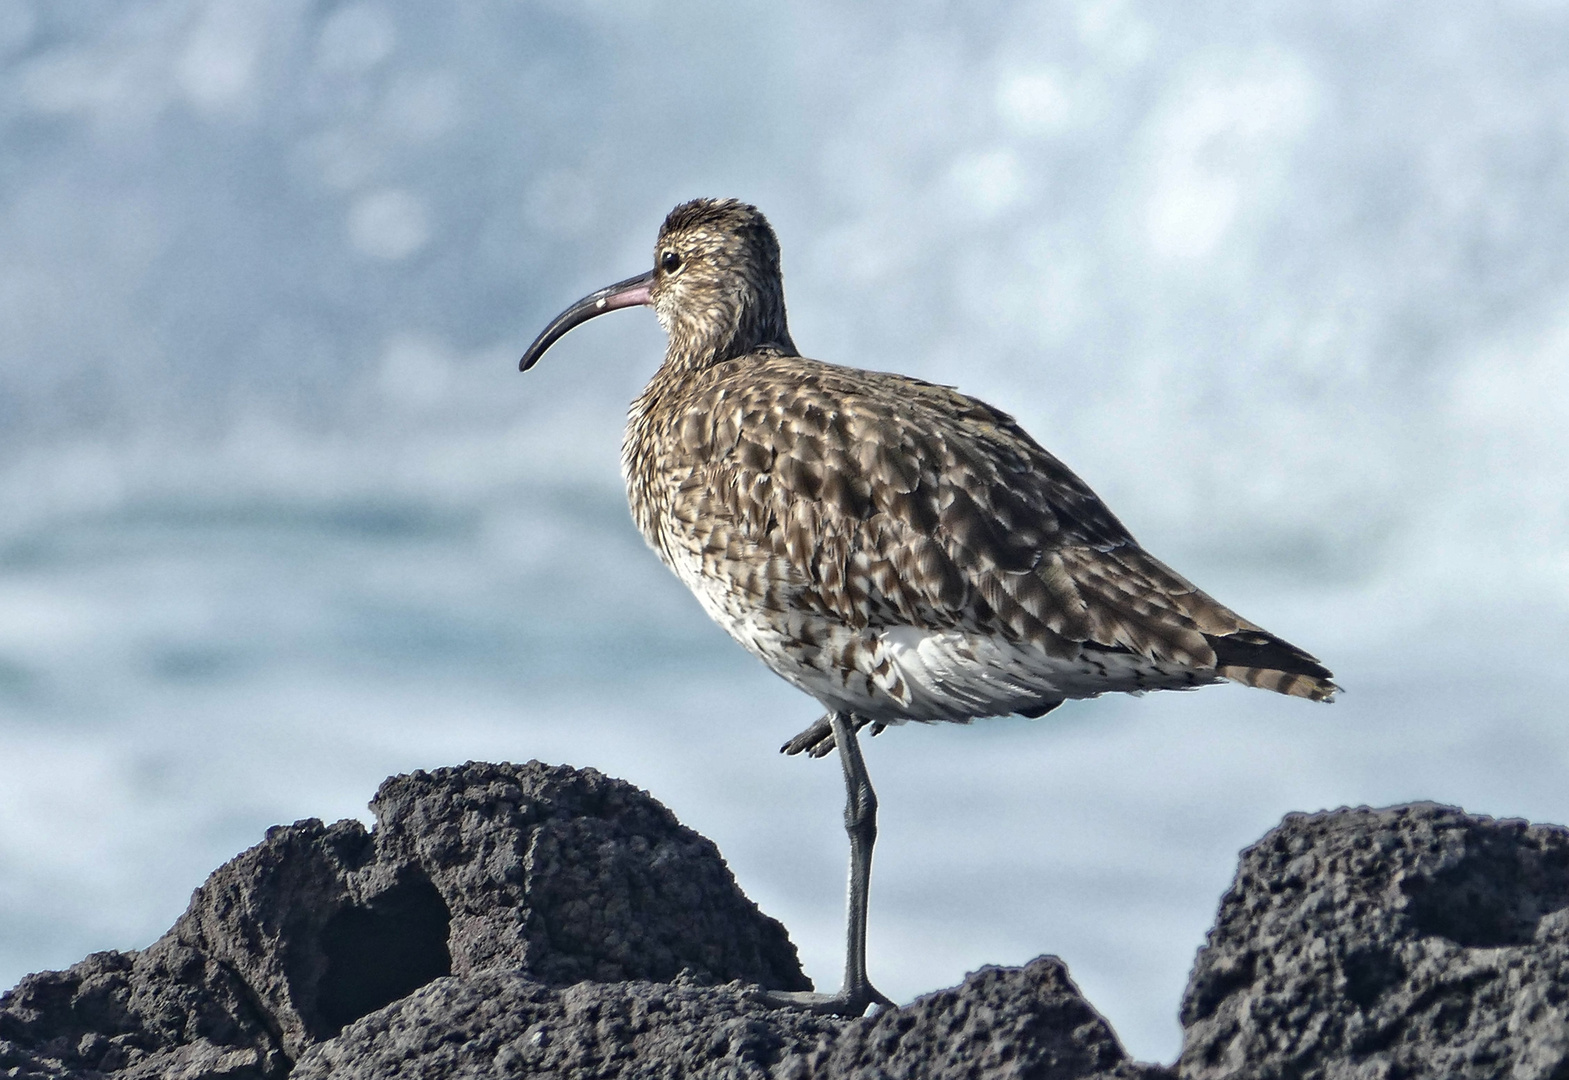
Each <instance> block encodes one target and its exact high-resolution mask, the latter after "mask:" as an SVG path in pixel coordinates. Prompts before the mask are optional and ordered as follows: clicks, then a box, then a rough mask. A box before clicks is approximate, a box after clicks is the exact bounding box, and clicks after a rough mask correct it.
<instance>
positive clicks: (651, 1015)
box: [293, 957, 1172, 1080]
mask: <svg viewBox="0 0 1569 1080" xmlns="http://www.w3.org/2000/svg"><path fill="white" fill-rule="evenodd" d="M1171 1075H1172V1074H1171V1073H1170V1072H1169V1071H1167V1070H1164V1069H1160V1068H1157V1067H1154V1066H1142V1065H1134V1064H1132V1063H1130V1062H1129V1061H1128V1057H1127V1054H1126V1052H1125V1051H1123V1049H1122V1047H1121V1046H1120V1045H1119V1044H1118V1042H1117V1039H1116V1036H1114V1035H1113V1034H1112V1032H1111V1028H1110V1027H1109V1026H1108V1025H1107V1023H1106V1021H1105V1020H1104V1019H1103V1018H1102V1017H1101V1016H1100V1015H1099V1014H1098V1013H1096V1012H1095V1010H1094V1009H1092V1008H1091V1007H1090V1005H1089V1003H1088V1002H1087V1001H1085V1000H1084V998H1083V996H1081V995H1080V994H1079V991H1078V988H1077V987H1076V986H1074V985H1073V983H1072V981H1071V980H1069V978H1068V973H1067V968H1066V967H1065V966H1064V965H1063V963H1062V961H1060V960H1057V959H1056V958H1054V957H1043V958H1041V959H1039V960H1036V961H1034V962H1032V963H1030V964H1028V965H1026V966H1025V967H1022V968H986V969H984V970H982V971H980V972H977V973H976V974H974V975H971V976H970V977H969V978H968V979H966V980H965V981H964V984H963V985H962V986H959V987H956V988H954V989H952V990H943V991H940V992H938V993H936V994H931V995H929V996H927V997H924V998H920V999H918V1000H917V1001H915V1002H913V1003H911V1004H910V1005H907V1006H905V1007H904V1008H902V1009H896V1010H890V1011H888V1012H884V1013H882V1014H880V1015H878V1016H876V1017H872V1018H867V1019H863V1020H852V1021H845V1020H838V1019H833V1018H829V1017H817V1016H811V1015H808V1014H805V1013H801V1012H795V1011H791V1010H780V1009H769V1008H766V1007H764V1006H762V1005H760V1004H758V1003H757V1002H756V1001H755V1000H752V999H751V998H750V997H749V996H748V994H747V993H746V990H745V988H744V987H742V986H740V985H739V984H732V985H730V986H724V987H707V986H700V985H696V984H694V983H692V982H690V981H688V980H681V981H678V982H677V983H674V984H671V983H649V982H623V983H579V984H578V985H576V986H571V987H566V988H555V987H547V986H544V985H542V984H540V983H537V982H534V981H531V980H529V979H527V978H525V977H523V976H522V975H520V974H518V973H517V972H514V971H488V972H480V973H476V974H475V975H474V976H472V977H471V978H469V979H457V978H447V979H438V980H436V981H435V982H433V983H431V984H430V985H429V986H426V987H424V988H423V989H421V990H420V991H419V992H418V993H415V994H413V995H411V996H410V997H407V998H404V999H403V1000H402V1001H399V1002H396V1003H395V1004H393V1005H390V1006H388V1007H387V1008H385V1009H382V1010H380V1011H378V1012H375V1013H372V1014H371V1015H369V1016H366V1017H365V1018H363V1019H362V1020H360V1021H358V1022H357V1023H355V1024H354V1025H352V1026H351V1027H349V1028H347V1029H345V1030H344V1031H343V1033H342V1034H341V1035H339V1036H338V1037H337V1038H334V1039H330V1040H328V1041H326V1042H324V1043H322V1044H321V1045H319V1046H317V1047H316V1048H314V1049H313V1050H311V1051H309V1052H308V1053H307V1054H306V1055H305V1056H304V1057H303V1058H301V1059H300V1063H299V1066H298V1067H297V1068H296V1069H295V1071H294V1074H293V1080H329V1078H331V1080H393V1078H398V1080H403V1078H410V1080H412V1078H414V1077H418V1078H420V1080H458V1078H464V1080H501V1078H502V1077H514V1076H529V1077H537V1078H539V1080H547V1078H560V1080H580V1078H585V1077H593V1078H595V1080H622V1078H625V1080H632V1078H634V1077H635V1078H645V1077H670V1078H676V1077H691V1078H693V1080H708V1078H712V1080H721V1078H723V1080H743V1078H745V1080H752V1078H756V1080H764V1078H768V1077H774V1078H778V1080H807V1078H811V1080H900V1078H904V1077H910V1078H920V1080H961V1078H975V1080H979V1078H986V1080H1015V1078H1016V1080H1026V1078H1037V1080H1158V1078H1161V1077H1170V1076H1171Z"/></svg>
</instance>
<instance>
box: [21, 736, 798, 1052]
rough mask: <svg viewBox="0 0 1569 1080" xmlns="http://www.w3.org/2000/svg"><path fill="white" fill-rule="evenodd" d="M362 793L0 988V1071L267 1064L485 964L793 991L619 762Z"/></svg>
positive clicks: (734, 892)
mask: <svg viewBox="0 0 1569 1080" xmlns="http://www.w3.org/2000/svg"><path fill="white" fill-rule="evenodd" d="M371 808H372V810H374V811H375V815H376V822H377V825H376V828H375V830H374V831H373V832H367V831H366V829H365V828H364V826H363V825H361V824H360V823H359V822H357V821H340V822H338V823H337V824H335V825H323V824H322V823H321V822H320V821H314V820H311V821H302V822H298V823H296V824H294V825H292V826H288V827H279V828H274V829H271V830H269V831H268V833H267V838H266V840H265V841H263V842H262V843H261V844H259V845H257V846H256V847H254V848H252V849H250V850H249V851H247V852H245V853H244V854H242V855H240V856H239V857H238V858H236V859H234V860H233V861H231V862H229V863H228V864H226V865H225V866H223V867H222V868H220V869H219V870H218V871H217V872H215V873H214V874H213V875H212V877H211V878H209V879H208V881H207V883H206V884H204V885H203V886H202V887H201V888H199V889H197V890H196V892H195V894H194V896H193V897H192V899H191V905H190V907H189V909H188V910H187V911H186V913H185V914H184V915H182V916H181V917H180V919H179V920H178V921H177V922H176V923H175V925H174V926H173V928H171V929H170V931H169V932H168V933H167V934H165V935H164V936H163V937H162V938H160V939H159V940H158V941H157V942H156V943H154V944H153V945H152V946H150V947H148V948H147V949H144V950H142V951H140V952H127V953H119V952H110V953H98V954H96V955H94V956H90V957H88V958H87V959H86V960H84V961H82V962H81V963H79V964H77V965H75V966H74V967H72V968H70V969H68V970H66V971H60V972H44V973H42V974H38V975H31V976H28V977H27V978H25V979H23V980H22V982H21V983H20V984H19V985H18V986H17V987H16V988H15V989H14V990H12V991H11V992H10V993H8V994H6V995H5V996H4V997H0V1076H10V1077H35V1076H36V1077H45V1076H47V1077H95V1076H99V1075H114V1076H123V1077H144V1076H145V1077H184V1078H188V1080H198V1078H205V1077H215V1078H216V1077H226V1078H232V1080H240V1078H252V1077H255V1078H263V1077H268V1078H270V1077H282V1076H285V1075H287V1074H288V1072H289V1071H290V1069H291V1067H292V1065H293V1061H294V1059H295V1058H297V1057H298V1056H299V1055H300V1054H301V1053H303V1052H304V1051H305V1050H306V1049H308V1048H309V1047H311V1046H314V1045H316V1044H317V1043H319V1042H321V1041H322V1040H325V1039H329V1038H331V1037H333V1036H335V1035H336V1034H337V1033H338V1032H339V1031H340V1030H341V1029H342V1028H343V1027H344V1025H346V1024H349V1023H352V1022H353V1021H355V1020H358V1019H359V1018H360V1017H362V1016H364V1015H365V1014H367V1013H369V1012H372V1011H374V1010H376V1009H380V1008H381V1007H382V1006H384V1005H386V1004H388V1003H389V1002H392V1001H395V1000H397V999H399V998H402V997H404V996H406V995H407V994H409V993H411V992H412V991H414V990H417V989H418V988H419V987H421V986H423V985H425V984H426V983H428V982H430V981H431V980H433V979H437V978H440V977H442V976H446V975H454V976H458V977H464V976H467V975H469V974H471V973H472V972H474V971H476V970H479V969H481V968H486V967H497V966H502V967H507V968H511V969H513V970H516V971H518V972H522V973H524V974H525V975H527V976H528V977H529V978H532V979H534V980H537V981H538V982H539V983H541V984H543V985H554V986H561V985H567V984H571V983H574V982H578V981H581V980H584V979H596V980H602V981H615V980H624V979H648V980H670V979H673V978H675V977H676V976H677V975H679V974H681V973H682V972H686V973H687V976H688V977H689V978H691V979H695V980H698V981H700V982H724V981H728V980H741V981H743V982H747V983H757V984H760V985H763V986H766V987H772V988H777V989H808V988H810V983H809V981H808V980H807V979H806V977H805V976H804V975H803V974H802V972H801V968H800V964H799V962H798V960H797V958H796V952H795V947H794V946H793V945H792V944H791V943H790V940H789V938H788V936H787V935H786V933H785V930H784V927H782V926H781V925H780V924H779V923H778V922H776V921H775V920H773V919H770V918H768V917H767V916H765V915H763V914H762V913H761V912H759V911H758V910H757V907H756V905H755V904H753V903H752V902H751V901H750V900H748V899H747V898H746V897H745V896H744V895H742V893H741V891H740V889H739V888H738V887H737V886H736V884H735V880H734V878H733V877H732V876H731V874H730V871H729V869H728V868H727V867H726V866H725V864H724V860H723V859H721V858H720V856H719V852H718V849H716V848H715V847H714V845H713V844H712V843H711V842H710V841H708V840H706V839H704V838H703V837H701V836H699V835H698V834H697V833H694V832H692V831H691V830H690V829H687V828H686V827H684V826H682V825H681V824H680V823H679V822H677V821H676V819H675V817H674V815H672V814H671V813H670V811H668V810H667V809H665V807H663V806H662V805H660V804H659V803H658V802H656V801H654V800H653V799H652V798H651V797H649V796H648V795H647V794H646V793H644V792H642V791H639V790H637V789H636V788H634V787H632V786H631V785H629V784H626V783H624V782H622V781H620V780H613V779H610V778H609V777H606V776H603V775H601V774H600V773H597V772H594V771H593V770H581V771H579V770H575V769H570V768H566V767H564V766H557V767H551V766H545V765H541V764H539V763H538V762H530V763H528V764H526V765H517V766H514V765H482V764H474V763H470V764H469V765H466V766H463V767H462V768H454V769H443V770H440V771H438V772H435V773H423V772H417V773H413V774H411V775H408V776H398V777H393V778H392V779H390V780H388V781H387V782H386V783H384V784H383V785H382V786H381V789H380V790H379V791H378V792H377V794H376V798H375V800H374V801H373V802H372V804H371Z"/></svg>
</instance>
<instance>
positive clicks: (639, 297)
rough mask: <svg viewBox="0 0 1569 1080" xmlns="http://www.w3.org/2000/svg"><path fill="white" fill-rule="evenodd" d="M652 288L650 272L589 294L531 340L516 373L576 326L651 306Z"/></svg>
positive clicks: (530, 363)
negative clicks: (624, 310) (622, 310)
mask: <svg viewBox="0 0 1569 1080" xmlns="http://www.w3.org/2000/svg"><path fill="white" fill-rule="evenodd" d="M653 285H654V272H653V271H652V270H650V271H648V272H647V273H646V274H639V275H637V277H629V278H627V279H626V280H625V281H618V282H616V283H615V284H614V285H607V286H605V287H604V288H603V289H599V290H598V291H596V292H591V293H589V294H588V295H587V296H585V297H583V299H581V300H579V301H578V302H577V303H575V304H573V305H572V306H571V307H569V308H567V309H566V310H565V311H563V312H562V313H561V314H560V315H557V316H556V317H555V318H554V319H551V320H550V325H549V326H547V327H545V329H544V330H543V331H542V332H541V333H540V335H539V337H537V338H535V339H534V344H532V345H530V346H529V347H528V351H527V352H525V353H524V354H523V359H521V360H519V361H518V370H519V371H527V370H528V369H529V368H531V367H533V366H534V365H535V364H537V363H538V362H539V358H540V357H541V356H544V355H545V350H546V349H548V348H550V347H551V346H552V345H554V344H555V343H556V342H557V341H559V340H560V339H561V336H562V335H563V334H565V333H566V332H567V331H568V330H570V329H572V328H573V327H574V326H576V325H578V324H579V323H585V322H588V320H590V319H592V318H593V317H594V316H595V315H603V314H604V313H605V312H607V311H614V310H616V308H624V307H637V306H638V305H639V304H651V303H653V302H654V301H653V296H652V294H651V292H650V290H651V289H652V288H653Z"/></svg>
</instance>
